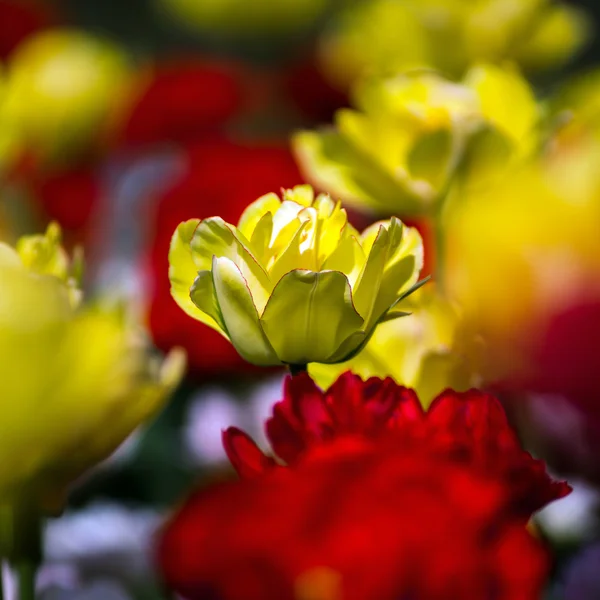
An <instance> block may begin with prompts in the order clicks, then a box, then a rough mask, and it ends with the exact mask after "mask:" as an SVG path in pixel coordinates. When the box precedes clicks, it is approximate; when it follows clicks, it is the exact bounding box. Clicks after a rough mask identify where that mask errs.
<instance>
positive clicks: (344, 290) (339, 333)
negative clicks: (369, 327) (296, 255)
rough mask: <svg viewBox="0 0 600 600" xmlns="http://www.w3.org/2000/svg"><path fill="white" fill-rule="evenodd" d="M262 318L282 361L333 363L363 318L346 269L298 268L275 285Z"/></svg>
mask: <svg viewBox="0 0 600 600" xmlns="http://www.w3.org/2000/svg"><path fill="white" fill-rule="evenodd" d="M261 323H262V326H263V329H264V331H265V333H266V334H267V337H268V338H269V341H270V342H271V344H272V345H273V348H274V349H275V351H276V352H277V354H278V356H279V357H280V359H281V361H282V362H284V363H288V364H305V363H308V362H330V357H331V356H332V355H333V354H334V353H335V352H336V350H337V349H338V347H339V345H340V343H341V342H342V341H343V340H344V339H346V338H347V337H348V336H349V335H351V334H352V333H353V332H354V331H356V330H357V329H360V327H361V326H362V324H363V319H362V317H361V316H360V315H359V314H358V313H357V312H356V310H355V308H354V306H353V305H352V293H351V289H350V284H349V282H348V279H347V278H346V276H345V275H344V274H343V273H340V272H338V271H320V272H313V271H301V270H294V271H291V272H289V273H287V274H286V275H284V276H283V277H282V278H281V280H280V281H279V283H278V284H277V285H276V286H275V289H274V290H273V293H272V295H271V298H270V299H269V301H268V303H267V306H266V308H265V311H264V313H263V315H262V317H261Z"/></svg>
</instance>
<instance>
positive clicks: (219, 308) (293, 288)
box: [169, 186, 423, 365]
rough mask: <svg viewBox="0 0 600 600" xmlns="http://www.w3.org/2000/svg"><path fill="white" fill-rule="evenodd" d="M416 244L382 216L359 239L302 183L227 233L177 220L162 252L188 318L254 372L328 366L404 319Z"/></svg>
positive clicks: (213, 223)
mask: <svg viewBox="0 0 600 600" xmlns="http://www.w3.org/2000/svg"><path fill="white" fill-rule="evenodd" d="M422 261H423V258H422V243H421V238H420V236H419V234H418V233H417V231H416V230H415V229H410V228H405V227H404V226H403V225H402V223H401V222H400V221H399V220H398V219H396V218H392V219H390V220H389V221H383V222H380V223H375V224H374V225H372V226H371V227H369V228H368V229H366V230H365V231H364V232H363V233H362V234H359V233H358V232H357V231H356V230H355V229H354V228H353V227H352V226H351V225H350V224H349V223H348V222H347V217H346V211H345V210H343V209H342V208H341V206H340V203H339V202H338V203H336V202H334V201H333V200H331V198H330V197H329V196H326V195H319V196H318V197H317V198H315V197H314V194H313V190H312V188H311V187H309V186H297V187H295V188H294V189H292V190H287V191H285V192H284V193H283V201H282V200H280V199H279V198H278V197H277V196H276V195H275V194H268V195H266V196H263V197H262V198H259V199H258V200H257V201H256V202H254V203H253V204H251V205H250V206H249V207H248V208H247V209H246V210H245V211H244V213H243V215H242V217H241V219H240V221H239V223H238V225H237V227H234V226H233V225H229V224H228V223H226V222H225V221H223V219H221V218H219V217H213V218H210V219H205V220H203V221H199V220H198V219H193V220H190V221H186V222H184V223H181V224H180V225H179V227H178V228H177V230H176V232H175V234H174V236H173V240H172V242H171V250H170V254H169V262H170V270H169V276H170V279H171V293H172V294H173V297H174V298H175V300H176V301H177V303H178V304H179V305H180V306H181V308H183V310H185V311H186V312H187V313H188V314H189V315H190V316H192V317H194V318H195V319H198V320H199V321H202V322H203V323H206V324H207V325H209V326H211V327H213V328H214V329H216V330H217V331H219V332H221V333H222V334H223V335H224V336H225V337H227V338H228V339H229V340H230V341H231V343H232V344H233V345H234V346H235V348H236V349H237V351H238V352H239V353H240V355H241V356H242V357H244V358H245V359H246V360H248V361H249V362H252V363H254V364H257V365H279V364H289V365H304V364H306V363H310V362H324V363H337V362H342V361H344V360H348V359H349V358H350V357H351V356H352V355H354V354H356V353H357V352H359V351H360V349H361V348H362V347H363V346H364V344H365V343H366V342H367V340H368V339H369V336H370V335H371V333H372V332H373V330H374V328H375V327H376V325H377V324H378V323H379V322H381V321H385V320H390V319H393V318H395V317H398V316H402V315H403V314H404V313H402V312H399V311H398V309H397V308H396V307H397V304H398V302H399V301H400V300H401V299H402V298H404V297H405V296H407V295H408V294H409V293H411V291H413V290H414V289H415V288H416V287H417V286H418V285H419V284H418V283H417V278H418V275H419V271H420V269H421V266H422Z"/></svg>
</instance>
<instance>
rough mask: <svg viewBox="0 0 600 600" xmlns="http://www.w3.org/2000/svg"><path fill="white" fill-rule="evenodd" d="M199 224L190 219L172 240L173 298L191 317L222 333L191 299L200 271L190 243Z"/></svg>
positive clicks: (170, 262) (170, 257)
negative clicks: (191, 289)
mask: <svg viewBox="0 0 600 600" xmlns="http://www.w3.org/2000/svg"><path fill="white" fill-rule="evenodd" d="M198 223H200V220H199V219H190V220H189V221H184V222H183V223H180V224H179V226H178V227H177V229H176V230H175V233H174V234H173V238H172V239H171V248H170V249H169V280H170V281H171V296H173V299H174V300H175V302H177V304H178V305H179V306H180V307H181V308H182V309H183V310H184V311H185V312H186V313H187V314H188V315H189V316H190V317H193V318H194V319H196V320H197V321H201V322H202V323H205V324H206V325H208V326H209V327H212V328H213V329H216V330H217V331H221V328H220V327H219V324H218V323H217V322H216V321H215V320H214V319H213V318H212V317H211V316H210V315H209V314H207V313H205V312H204V311H202V310H200V309H199V308H198V307H197V306H196V305H195V304H194V303H193V302H192V299H191V298H190V288H191V287H192V284H193V283H194V280H195V279H196V277H197V275H198V269H197V267H196V265H195V264H194V260H193V258H192V249H191V247H190V242H191V241H192V237H193V236H194V231H195V230H196V227H198Z"/></svg>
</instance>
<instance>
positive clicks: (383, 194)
mask: <svg viewBox="0 0 600 600" xmlns="http://www.w3.org/2000/svg"><path fill="white" fill-rule="evenodd" d="M292 145H293V150H294V153H295V155H296V157H297V160H298V162H299V164H300V165H301V166H302V168H303V169H304V171H306V172H307V173H310V175H311V178H312V179H313V180H314V182H315V183H316V184H317V185H318V186H319V187H320V188H323V189H326V190H330V191H331V192H332V193H333V194H335V195H337V196H341V197H343V198H344V199H345V201H346V203H347V204H349V205H353V206H356V207H359V208H364V207H365V205H366V206H368V207H370V208H373V209H375V210H377V211H382V210H384V211H386V212H389V211H392V210H394V209H396V210H402V211H403V214H407V215H408V214H419V213H421V212H423V209H424V206H423V198H422V197H420V196H419V195H418V194H417V193H415V192H414V190H412V189H410V187H409V186H408V185H406V183H405V182H404V181H402V180H400V179H398V178H396V177H395V176H394V175H393V174H392V173H388V172H387V171H386V170H385V169H384V168H382V167H381V165H379V164H378V163H377V161H376V160H375V159H374V158H373V157H372V156H369V155H368V154H367V153H365V152H364V151H362V149H359V148H356V147H354V146H353V145H352V143H350V142H349V141H348V140H347V139H345V138H344V137H343V136H342V135H340V134H339V133H337V132H336V131H331V130H326V131H320V132H313V131H301V132H300V133H297V134H295V135H294V137H293V138H292ZM425 208H427V207H425Z"/></svg>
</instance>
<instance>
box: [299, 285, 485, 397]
mask: <svg viewBox="0 0 600 600" xmlns="http://www.w3.org/2000/svg"><path fill="white" fill-rule="evenodd" d="M404 308H405V309H406V310H409V311H410V313H411V317H410V318H409V319H398V320H395V321H391V322H388V323H382V324H381V325H380V326H379V327H378V328H377V330H376V331H375V333H374V334H373V336H372V337H371V339H370V340H369V343H368V344H367V345H366V346H365V348H364V349H363V351H362V352H361V353H360V354H359V355H357V356H356V357H354V358H353V359H351V360H349V361H347V362H344V363H341V364H337V365H323V364H314V365H310V367H309V373H310V375H311V377H312V378H313V379H314V380H315V381H316V382H317V384H318V385H319V386H321V387H322V388H324V389H327V388H328V387H329V386H330V385H331V384H332V383H333V382H334V381H335V380H336V379H337V377H338V375H340V374H341V373H343V372H344V371H352V372H353V373H356V374H357V375H360V376H361V377H362V378H363V379H367V378H368V377H380V378H385V377H391V378H392V379H394V381H395V382H396V383H398V384H399V385H404V386H406V387H409V388H412V389H414V390H416V391H417V393H418V396H419V399H420V400H421V402H422V403H423V405H424V406H428V405H429V403H430V402H431V401H432V400H433V399H434V398H435V397H436V396H437V395H438V394H440V393H441V392H442V391H443V390H445V389H447V388H452V389H454V390H467V389H469V388H470V387H473V385H475V383H476V381H477V380H476V378H475V374H474V373H473V372H472V369H471V365H470V364H469V363H468V361H467V358H466V357H465V356H463V354H462V348H461V340H460V338H459V335H460V332H461V330H460V323H459V314H458V311H457V310H456V308H455V307H454V306H452V305H451V304H450V303H449V302H448V301H447V300H444V299H443V298H442V297H441V296H439V295H438V294H437V292H436V291H435V289H434V288H433V286H427V287H425V288H423V289H422V290H419V291H418V292H417V293H416V294H414V295H412V296H411V297H410V298H409V299H408V300H407V302H406V303H405V305H404Z"/></svg>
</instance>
